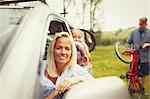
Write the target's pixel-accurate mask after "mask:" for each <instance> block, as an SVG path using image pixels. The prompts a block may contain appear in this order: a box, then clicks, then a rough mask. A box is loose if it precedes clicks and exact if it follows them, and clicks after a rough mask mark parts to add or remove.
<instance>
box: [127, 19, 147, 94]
mask: <svg viewBox="0 0 150 99" xmlns="http://www.w3.org/2000/svg"><path fill="white" fill-rule="evenodd" d="M127 44H128V46H129V47H131V45H132V44H133V48H134V50H139V54H138V60H139V64H140V72H141V74H142V75H141V76H142V84H143V94H144V95H147V94H148V93H145V91H144V85H145V82H146V81H148V75H149V71H150V69H149V68H150V29H148V28H147V18H146V17H141V18H140V19H139V28H137V29H135V30H134V31H132V32H131V34H130V36H129V38H128V40H127Z"/></svg>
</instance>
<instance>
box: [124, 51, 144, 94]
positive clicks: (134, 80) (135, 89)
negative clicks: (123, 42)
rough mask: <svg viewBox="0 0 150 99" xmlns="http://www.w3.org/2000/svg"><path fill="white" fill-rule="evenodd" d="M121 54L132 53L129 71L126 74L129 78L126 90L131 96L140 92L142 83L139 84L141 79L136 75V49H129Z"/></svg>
mask: <svg viewBox="0 0 150 99" xmlns="http://www.w3.org/2000/svg"><path fill="white" fill-rule="evenodd" d="M123 54H125V55H133V59H132V63H131V66H130V70H129V73H127V75H126V76H127V78H128V79H129V87H128V90H129V92H130V94H131V96H133V95H134V94H135V93H139V94H140V93H141V88H142V85H141V79H140V78H139V77H138V59H137V55H138V51H133V50H129V51H125V52H124V53H123Z"/></svg>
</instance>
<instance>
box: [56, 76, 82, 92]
mask: <svg viewBox="0 0 150 99" xmlns="http://www.w3.org/2000/svg"><path fill="white" fill-rule="evenodd" d="M83 81H85V79H84V77H80V76H76V77H71V78H68V79H65V80H64V81H62V82H61V83H60V84H59V85H58V86H57V88H56V90H57V91H58V93H59V94H61V93H64V92H65V91H67V90H68V89H69V88H70V87H71V86H73V85H75V84H78V83H80V82H83Z"/></svg>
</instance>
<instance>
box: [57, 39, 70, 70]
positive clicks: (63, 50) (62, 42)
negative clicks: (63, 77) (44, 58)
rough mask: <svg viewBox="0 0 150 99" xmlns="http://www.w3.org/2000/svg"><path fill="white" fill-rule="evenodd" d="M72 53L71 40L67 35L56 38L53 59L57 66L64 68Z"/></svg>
mask: <svg viewBox="0 0 150 99" xmlns="http://www.w3.org/2000/svg"><path fill="white" fill-rule="evenodd" d="M71 53H72V48H71V42H70V41H69V38H68V37H61V38H58V39H57V40H56V43H55V46H54V60H55V63H56V66H59V67H57V68H60V69H61V68H64V67H65V66H66V64H67V63H68V62H69V61H70V58H71Z"/></svg>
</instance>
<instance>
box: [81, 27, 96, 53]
mask: <svg viewBox="0 0 150 99" xmlns="http://www.w3.org/2000/svg"><path fill="white" fill-rule="evenodd" d="M80 30H81V31H82V32H83V33H84V39H85V43H86V44H87V45H88V47H89V52H92V51H93V50H94V49H95V46H96V39H95V37H94V34H93V32H91V31H87V30H85V29H80Z"/></svg>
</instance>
